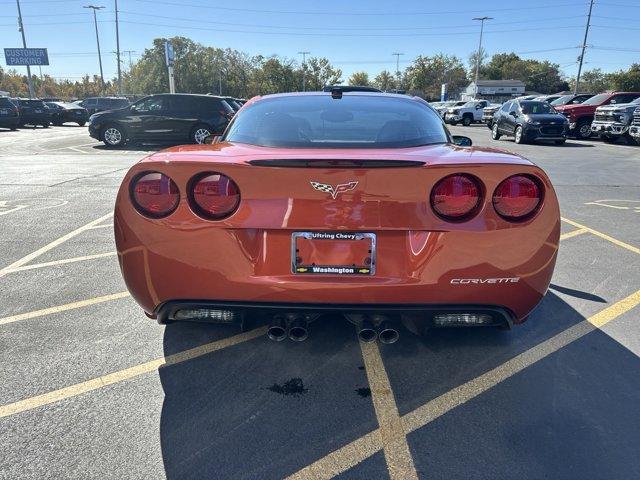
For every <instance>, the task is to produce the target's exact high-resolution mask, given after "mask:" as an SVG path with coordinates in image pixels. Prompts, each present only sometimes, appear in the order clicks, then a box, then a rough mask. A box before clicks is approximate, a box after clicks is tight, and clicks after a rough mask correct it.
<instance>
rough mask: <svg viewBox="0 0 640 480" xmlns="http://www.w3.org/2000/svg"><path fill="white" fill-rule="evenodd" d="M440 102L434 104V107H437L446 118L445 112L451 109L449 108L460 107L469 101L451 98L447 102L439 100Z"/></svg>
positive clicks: (437, 110)
mask: <svg viewBox="0 0 640 480" xmlns="http://www.w3.org/2000/svg"><path fill="white" fill-rule="evenodd" d="M438 103H439V104H440V105H438V106H437V107H436V106H433V108H435V110H436V112H438V113H439V114H440V116H441V117H443V118H444V114H445V113H447V110H449V108H452V107H460V106H462V105H464V104H465V103H467V102H465V101H464V100H463V101H460V100H458V101H456V100H449V101H447V102H438Z"/></svg>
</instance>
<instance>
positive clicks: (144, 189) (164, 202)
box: [131, 172, 180, 218]
mask: <svg viewBox="0 0 640 480" xmlns="http://www.w3.org/2000/svg"><path fill="white" fill-rule="evenodd" d="M131 199H132V201H133V205H134V207H135V208H136V210H138V211H139V212H140V213H141V214H143V215H145V216H147V217H151V218H162V217H166V216H167V215H169V214H170V213H172V212H173V211H174V210H175V209H176V208H177V207H178V203H179V202H180V191H179V190H178V186H177V185H176V184H175V183H174V181H173V180H171V179H170V178H169V177H168V176H166V175H164V174H163V173H160V172H148V173H143V174H142V175H139V176H138V177H137V178H136V179H135V180H134V181H133V182H132V189H131Z"/></svg>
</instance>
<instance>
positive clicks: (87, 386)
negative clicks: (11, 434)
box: [0, 327, 266, 418]
mask: <svg viewBox="0 0 640 480" xmlns="http://www.w3.org/2000/svg"><path fill="white" fill-rule="evenodd" d="M265 332H266V327H261V328H257V329H255V330H251V331H249V332H244V333H241V334H239V335H234V336H233V337H228V338H224V339H222V340H217V341H215V342H211V343H206V344H204V345H200V346H199V347H195V348H191V349H189V350H184V351H182V352H178V353H175V354H173V355H169V356H168V357H163V358H157V359H155V360H151V361H149V362H146V363H142V364H140V365H136V366H134V367H130V368H125V369H123V370H119V371H117V372H113V373H109V374H108V375H103V376H101V377H96V378H92V379H91V380H87V381H86V382H81V383H76V384H75V385H71V386H69V387H65V388H61V389H59V390H54V391H52V392H47V393H43V394H42V395H36V396H35V397H30V398H26V399H24V400H20V401H17V402H14V403H9V404H7V405H2V406H0V418H2V417H7V416H9V415H15V414H16V413H20V412H25V411H27V410H33V409H34V408H38V407H42V406H44V405H49V404H51V403H55V402H59V401H61V400H65V399H68V398H71V397H75V396H78V395H81V394H83V393H86V392H90V391H92V390H96V389H98V388H102V387H106V386H107V385H113V384H114V383H120V382H123V381H125V380H129V379H131V378H135V377H138V376H140V375H144V374H145V373H150V372H154V371H156V370H158V369H159V368H161V367H166V366H169V365H176V364H178V363H182V362H185V361H187V360H191V359H194V358H197V357H201V356H203V355H207V354H209V353H212V352H215V351H217V350H222V349H223V348H227V347H230V346H232V345H237V344H239V343H242V342H246V341H248V340H252V339H254V338H257V337H259V336H260V335H264V334H265Z"/></svg>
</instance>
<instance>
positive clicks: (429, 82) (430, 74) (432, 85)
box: [405, 53, 468, 99]
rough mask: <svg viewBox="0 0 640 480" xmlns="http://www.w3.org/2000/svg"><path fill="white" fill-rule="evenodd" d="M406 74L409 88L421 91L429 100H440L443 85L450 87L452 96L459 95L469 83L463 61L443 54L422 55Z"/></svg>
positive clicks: (408, 68)
mask: <svg viewBox="0 0 640 480" xmlns="http://www.w3.org/2000/svg"><path fill="white" fill-rule="evenodd" d="M405 73H406V82H408V85H407V86H408V88H409V89H410V90H417V91H419V92H420V93H421V94H422V95H423V96H424V97H425V98H427V99H433V98H439V97H440V88H441V86H442V84H443V83H446V84H447V85H448V90H449V93H450V94H457V93H459V92H460V91H461V90H462V89H463V88H464V87H465V86H466V85H467V83H468V80H467V71H466V70H465V69H464V66H463V65H462V61H461V60H460V59H459V58H458V57H456V56H455V55H446V54H443V53H439V54H437V55H434V56H433V57H426V56H422V55H420V56H419V57H418V58H416V59H415V60H414V61H413V63H412V64H411V65H410V66H409V67H407V70H406V72H405ZM405 85H406V83H405Z"/></svg>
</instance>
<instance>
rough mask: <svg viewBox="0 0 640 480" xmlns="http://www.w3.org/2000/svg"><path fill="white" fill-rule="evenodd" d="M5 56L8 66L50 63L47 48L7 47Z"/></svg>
mask: <svg viewBox="0 0 640 480" xmlns="http://www.w3.org/2000/svg"><path fill="white" fill-rule="evenodd" d="M4 58H5V62H6V63H7V66H10V67H13V66H19V65H49V54H48V53H47V49H46V48H5V49H4Z"/></svg>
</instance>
